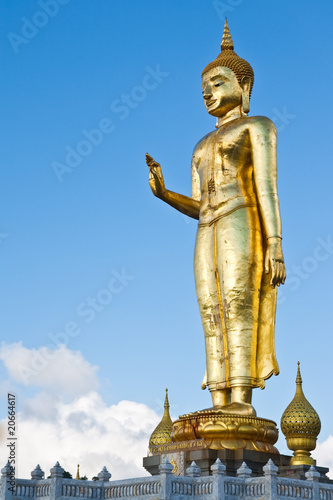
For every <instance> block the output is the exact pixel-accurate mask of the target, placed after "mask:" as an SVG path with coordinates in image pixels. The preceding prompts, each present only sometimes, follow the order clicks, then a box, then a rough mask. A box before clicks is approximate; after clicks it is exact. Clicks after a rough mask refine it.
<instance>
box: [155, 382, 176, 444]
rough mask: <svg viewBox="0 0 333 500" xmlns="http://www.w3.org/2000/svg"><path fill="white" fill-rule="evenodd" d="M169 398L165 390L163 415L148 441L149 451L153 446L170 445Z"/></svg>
mask: <svg viewBox="0 0 333 500" xmlns="http://www.w3.org/2000/svg"><path fill="white" fill-rule="evenodd" d="M169 408H170V405H169V398H168V389H166V390H165V400H164V413H163V417H162V420H161V421H160V423H159V424H158V426H157V427H156V428H155V430H154V431H153V433H152V435H151V436H150V439H149V449H150V450H151V449H152V447H153V446H158V445H160V444H165V443H172V439H171V431H172V420H171V417H170V413H169Z"/></svg>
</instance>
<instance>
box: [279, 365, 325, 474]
mask: <svg viewBox="0 0 333 500" xmlns="http://www.w3.org/2000/svg"><path fill="white" fill-rule="evenodd" d="M320 428H321V423H320V418H319V416H318V413H317V412H316V410H315V409H314V408H313V407H312V406H311V404H310V403H309V401H308V400H307V399H306V397H305V396H304V393H303V388H302V377H301V370H300V363H299V361H298V363H297V377H296V392H295V396H294V399H293V400H292V401H291V403H290V404H289V406H287V408H286V409H285V411H284V413H283V415H282V418H281V430H282V432H283V434H284V435H285V437H286V441H287V446H288V448H289V449H290V450H293V452H294V456H293V457H292V458H291V460H290V464H291V465H303V464H304V465H315V461H314V459H313V458H312V457H311V454H310V452H311V451H313V450H314V449H315V447H316V441H317V436H318V434H319V432H320Z"/></svg>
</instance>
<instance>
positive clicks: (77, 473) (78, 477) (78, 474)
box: [75, 464, 80, 479]
mask: <svg viewBox="0 0 333 500" xmlns="http://www.w3.org/2000/svg"><path fill="white" fill-rule="evenodd" d="M75 479H80V465H79V464H77V471H76V478H75Z"/></svg>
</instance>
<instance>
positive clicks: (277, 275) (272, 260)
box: [265, 238, 286, 288]
mask: <svg viewBox="0 0 333 500" xmlns="http://www.w3.org/2000/svg"><path fill="white" fill-rule="evenodd" d="M269 271H271V273H272V277H271V287H272V288H275V287H276V286H280V285H281V284H282V285H283V284H284V282H285V279H286V267H285V265H284V259H283V253H282V245H281V238H269V239H268V241H267V250H266V255H265V273H266V274H268V273H269Z"/></svg>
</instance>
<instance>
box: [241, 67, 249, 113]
mask: <svg viewBox="0 0 333 500" xmlns="http://www.w3.org/2000/svg"><path fill="white" fill-rule="evenodd" d="M250 88H251V79H250V77H248V76H243V78H242V108H243V112H244V113H248V112H249V111H250Z"/></svg>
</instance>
